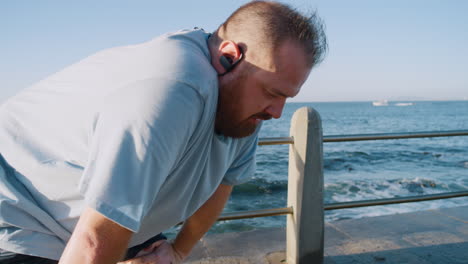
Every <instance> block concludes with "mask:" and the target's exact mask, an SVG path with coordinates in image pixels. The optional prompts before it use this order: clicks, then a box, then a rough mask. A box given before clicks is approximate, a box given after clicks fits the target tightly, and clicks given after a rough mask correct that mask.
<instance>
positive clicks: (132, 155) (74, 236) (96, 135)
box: [0, 1, 326, 264]
mask: <svg viewBox="0 0 468 264" xmlns="http://www.w3.org/2000/svg"><path fill="white" fill-rule="evenodd" d="M325 50H326V41H325V36H324V33H323V29H322V26H321V24H320V22H319V21H318V18H317V17H316V16H315V15H312V16H310V17H307V16H304V15H302V14H300V13H298V12H297V11H295V10H293V9H292V8H290V7H288V6H286V5H284V4H280V3H276V2H264V1H255V2H251V3H248V4H246V5H244V6H242V7H240V8H239V9H238V10H236V11H235V12H234V13H233V14H232V15H231V16H230V17H229V18H228V19H227V20H226V21H225V22H224V23H223V24H222V25H221V26H220V27H219V28H218V29H217V30H216V32H214V33H213V34H208V33H206V32H204V31H203V30H201V29H194V30H185V31H179V32H176V33H172V34H166V35H163V36H160V37H158V38H155V39H153V40H151V41H148V42H145V43H142V44H138V45H132V46H126V47H117V48H112V49H108V50H104V51H101V52H99V53H97V54H95V55H92V56H90V57H88V58H86V59H84V60H82V61H80V62H78V63H76V64H74V65H72V66H69V67H67V68H65V69H64V70H62V71H60V72H58V73H56V74H54V75H52V76H50V77H48V78H47V79H45V80H43V81H41V82H39V83H37V84H35V85H33V86H32V87H29V88H28V89H26V90H24V91H22V92H21V93H19V94H18V95H16V96H14V97H13V98H11V99H9V100H8V101H7V102H5V103H4V104H3V105H2V106H1V109H0V153H1V156H0V178H1V179H0V211H1V215H0V248H1V251H0V258H1V259H2V260H3V261H4V262H2V263H18V262H20V263H57V260H60V263H80V264H82V263H116V262H118V261H124V262H123V263H160V264H162V263H173V264H174V263H180V262H181V261H182V260H183V259H184V258H185V257H186V256H187V255H188V254H189V253H190V251H191V249H192V248H193V246H194V245H195V244H196V242H197V241H198V240H199V239H200V238H201V237H202V236H203V235H204V234H205V233H206V232H207V230H208V229H209V228H210V226H211V225H212V224H213V223H214V222H215V220H216V219H217V217H218V215H219V214H220V212H221V211H222V209H223V207H224V205H225V203H226V201H227V200H228V198H229V195H230V193H231V190H232V186H234V185H236V184H239V183H243V182H245V181H246V180H248V179H249V177H250V175H252V173H253V172H254V168H255V150H256V146H257V141H258V131H259V128H260V125H261V123H262V121H263V120H268V119H271V118H279V117H280V116H281V112H282V110H283V107H284V105H285V101H286V99H287V98H289V97H294V96H296V95H297V94H298V92H299V90H300V87H301V86H302V84H303V83H304V81H305V80H306V79H307V78H308V75H309V73H310V71H311V69H312V67H313V66H315V65H317V64H318V63H319V62H320V61H321V60H322V58H323V54H324V52H325ZM179 222H183V223H184V224H183V226H182V228H181V230H180V232H179V233H178V235H177V237H176V238H175V239H174V240H173V241H171V242H168V241H166V240H165V239H164V237H163V236H162V235H161V234H160V233H161V232H163V231H164V230H166V229H168V228H170V227H172V226H174V225H175V224H177V223H179Z"/></svg>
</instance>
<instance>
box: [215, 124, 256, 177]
mask: <svg viewBox="0 0 468 264" xmlns="http://www.w3.org/2000/svg"><path fill="white" fill-rule="evenodd" d="M259 130H260V128H258V129H257V131H256V132H255V133H254V134H253V135H252V136H250V137H249V138H247V139H246V140H244V144H243V145H242V147H241V148H240V151H239V152H238V153H237V157H236V158H235V160H234V162H233V163H232V165H231V166H230V167H229V169H228V170H227V172H226V174H225V175H224V178H223V180H222V182H221V183H222V184H226V185H238V184H242V183H245V182H247V181H249V180H250V179H251V178H252V176H253V175H254V173H255V169H256V163H255V161H256V160H255V153H256V151H257V145H258V131H259Z"/></svg>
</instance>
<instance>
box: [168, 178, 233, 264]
mask: <svg viewBox="0 0 468 264" xmlns="http://www.w3.org/2000/svg"><path fill="white" fill-rule="evenodd" d="M231 191H232V186H230V185H224V184H220V185H219V187H218V189H216V191H215V192H214V193H213V195H212V196H211V197H210V199H208V200H207V201H206V202H205V203H204V204H203V205H202V207H200V208H199V209H198V210H197V211H196V212H195V214H193V215H192V216H191V217H190V218H188V219H187V220H186V221H185V222H184V225H183V226H182V229H181V230H180V232H179V234H178V235H177V237H176V239H175V241H174V244H173V246H174V248H175V250H176V251H177V252H178V253H179V254H182V255H183V257H184V258H185V257H187V256H188V255H189V254H190V251H191V250H192V248H193V247H194V246H195V244H196V243H197V242H198V240H200V238H202V237H203V235H204V234H205V233H206V232H207V231H208V230H209V229H210V227H211V226H212V225H213V224H214V222H215V221H216V219H218V216H219V215H220V213H221V212H222V211H223V208H224V205H225V204H226V202H227V200H228V199H229V196H230V194H231Z"/></svg>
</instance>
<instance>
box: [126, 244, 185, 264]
mask: <svg viewBox="0 0 468 264" xmlns="http://www.w3.org/2000/svg"><path fill="white" fill-rule="evenodd" d="M185 257H186V256H183V255H182V254H181V253H180V252H178V251H177V250H176V249H175V248H174V245H173V244H172V243H170V242H168V241H166V240H159V241H156V242H154V243H153V244H151V246H149V247H147V248H145V249H143V250H142V251H140V252H139V253H138V254H137V255H136V257H135V258H132V259H129V260H127V261H122V262H119V263H118V264H180V263H182V261H183V260H184V258H185Z"/></svg>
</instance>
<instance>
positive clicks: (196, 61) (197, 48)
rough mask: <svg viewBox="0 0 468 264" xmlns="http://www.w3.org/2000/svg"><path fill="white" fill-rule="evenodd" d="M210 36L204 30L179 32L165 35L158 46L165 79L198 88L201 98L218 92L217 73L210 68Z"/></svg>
mask: <svg viewBox="0 0 468 264" xmlns="http://www.w3.org/2000/svg"><path fill="white" fill-rule="evenodd" d="M208 37H209V34H208V33H206V32H205V31H203V30H202V29H194V30H180V31H177V32H174V33H168V34H165V35H162V36H160V37H158V38H156V39H154V40H152V41H154V42H155V44H156V43H157V47H158V49H159V54H160V58H161V63H162V64H163V66H164V68H165V69H164V75H166V76H163V77H166V78H171V79H174V80H177V81H179V82H181V83H184V84H186V85H188V86H191V87H193V88H195V89H196V90H197V91H198V92H199V93H200V94H201V95H202V96H205V95H207V94H209V93H212V92H213V89H214V90H216V88H217V81H218V79H217V73H216V71H215V69H214V68H213V67H212V65H211V56H210V52H209V49H208V43H207V40H208Z"/></svg>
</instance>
